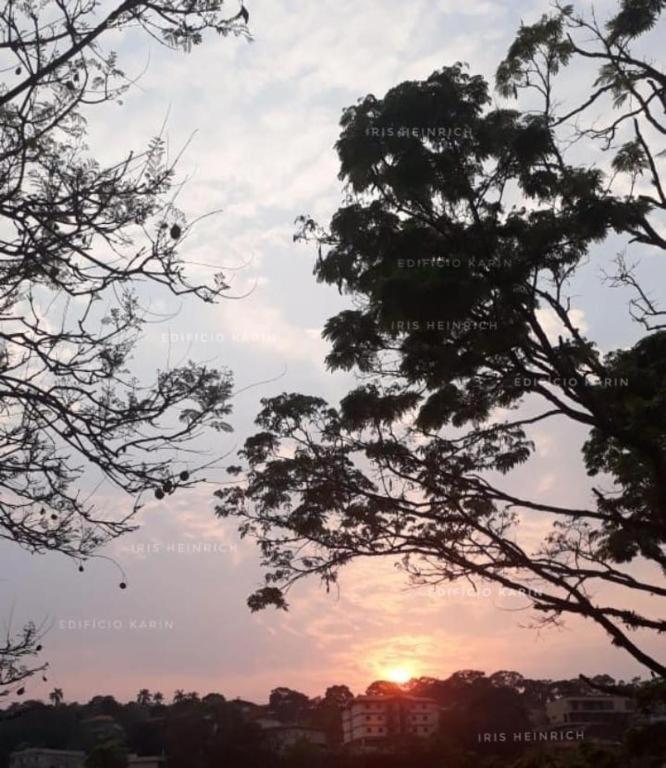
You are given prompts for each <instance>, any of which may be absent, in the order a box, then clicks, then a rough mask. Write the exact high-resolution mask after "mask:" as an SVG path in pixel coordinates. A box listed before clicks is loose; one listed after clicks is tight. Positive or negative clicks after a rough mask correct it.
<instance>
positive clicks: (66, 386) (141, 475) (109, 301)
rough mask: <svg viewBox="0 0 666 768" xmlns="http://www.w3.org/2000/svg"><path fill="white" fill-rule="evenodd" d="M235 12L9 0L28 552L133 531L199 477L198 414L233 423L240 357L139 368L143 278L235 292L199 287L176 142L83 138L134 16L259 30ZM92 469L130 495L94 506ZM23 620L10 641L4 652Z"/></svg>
mask: <svg viewBox="0 0 666 768" xmlns="http://www.w3.org/2000/svg"><path fill="white" fill-rule="evenodd" d="M223 10H224V9H223V0H158V2H150V3H148V2H142V0H123V2H120V3H118V4H117V5H115V6H109V5H104V6H102V5H100V4H99V3H90V2H85V3H80V2H77V1H76V0H63V2H58V3H56V4H55V5H49V4H45V3H40V2H37V0H27V1H26V2H21V3H14V2H10V3H5V4H4V6H3V8H2V10H0V51H1V52H2V55H3V61H4V68H3V78H4V82H3V83H2V84H0V126H1V128H0V222H1V224H2V226H1V228H0V232H1V234H0V283H1V284H2V290H1V291H0V392H1V401H2V419H1V420H0V487H1V488H2V493H1V499H0V538H2V539H5V540H8V541H12V542H14V543H16V544H18V545H19V546H22V547H24V548H25V549H27V550H29V551H30V552H44V551H57V552H61V553H64V554H66V555H68V556H70V557H72V558H74V559H76V560H77V561H79V563H81V562H82V561H84V560H85V559H86V558H88V557H90V556H92V555H93V554H94V553H95V552H96V551H97V549H98V548H99V547H100V546H101V545H102V544H104V543H105V542H107V541H109V540H110V539H113V538H115V537H117V536H120V535H122V534H123V533H126V532H127V531H129V530H132V528H133V526H132V517H133V515H134V513H135V512H136V511H137V510H138V508H139V507H140V504H141V499H142V497H143V496H144V495H145V494H146V492H151V493H152V492H154V493H155V495H156V496H157V497H158V498H163V497H164V496H165V494H170V493H173V492H174V491H175V490H177V489H178V488H179V487H184V486H187V485H190V484H191V483H192V482H193V480H194V475H193V472H194V470H195V469H196V466H194V465H190V461H192V456H193V455H194V454H188V456H189V459H187V461H186V458H187V457H186V456H185V454H183V453H182V451H181V449H184V448H188V446H189V449H190V450H191V449H192V444H191V441H192V440H193V439H194V438H195V437H197V435H198V434H199V433H200V431H201V430H202V429H203V428H212V429H214V430H218V431H219V430H228V429H229V427H228V425H227V423H226V421H225V417H226V416H227V415H228V413H229V410H230V409H229V404H228V401H229V397H230V394H231V376H230V373H229V372H228V371H226V370H216V369H212V368H209V367H207V366H206V365H199V364H196V363H194V362H188V363H187V364H184V365H181V366H178V367H173V368H167V369H165V370H161V371H159V372H158V374H157V378H156V381H155V382H154V383H152V384H151V383H148V382H142V381H140V380H139V379H137V378H136V377H135V376H133V375H132V373H131V371H130V365H129V364H130V360H131V355H132V350H133V348H134V347H135V344H136V341H137V339H138V337H139V334H140V330H141V327H142V325H143V323H144V321H145V318H146V316H147V315H146V311H145V310H144V309H143V308H142V306H141V303H140V301H139V298H138V293H137V291H136V285H137V284H139V283H144V282H146V281H147V282H148V283H152V284H153V285H155V286H157V287H159V288H161V289H163V290H164V291H167V292H170V293H172V294H175V295H191V296H193V297H195V298H198V299H201V300H203V301H207V302H211V301H214V300H215V299H216V298H217V297H219V296H220V295H221V294H222V293H223V291H224V290H225V288H226V286H225V284H224V280H223V278H222V276H221V275H218V276H216V278H215V281H214V283H213V284H212V285H202V284H198V283H193V282H192V281H191V280H189V278H188V277H187V275H186V273H185V267H184V264H183V262H182V260H181V259H180V258H179V250H180V248H181V246H182V245H183V243H184V242H185V240H186V237H187V235H188V233H189V231H190V228H191V225H188V223H187V221H186V219H185V216H184V214H183V213H182V212H180V211H178V210H177V209H176V208H175V206H174V205H173V203H172V201H171V200H172V197H171V195H172V192H173V190H174V183H175V178H174V165H173V163H172V162H170V161H169V160H168V158H167V156H166V152H165V142H164V140H163V139H162V138H161V137H159V136H158V137H157V138H155V139H154V140H153V141H152V142H151V143H150V145H149V147H148V148H147V149H146V150H145V151H143V152H139V153H134V152H129V154H127V155H125V156H124V157H122V158H120V159H118V160H117V161H116V162H114V163H112V164H109V165H103V164H101V163H100V162H98V161H97V160H95V158H93V157H91V156H90V155H89V154H88V152H87V148H86V145H85V137H86V119H87V118H86V115H87V113H88V111H89V110H90V109H91V108H92V107H94V105H97V104H101V103H104V102H108V101H119V97H120V96H121V95H122V94H123V92H124V91H125V90H126V89H127V87H128V83H129V80H128V79H127V78H126V77H125V75H124V74H123V72H122V71H121V69H119V66H118V61H117V57H116V55H115V53H113V52H111V51H107V50H105V49H104V48H103V47H102V44H101V40H102V38H103V36H104V35H105V34H106V33H107V32H108V31H114V32H117V31H118V30H123V29H126V28H130V27H133V28H137V27H138V28H141V29H143V31H144V32H145V33H146V34H148V35H150V36H152V37H153V38H155V39H157V40H158V41H160V42H161V43H163V44H164V45H166V46H168V47H170V48H173V49H181V50H184V51H188V50H190V48H191V47H192V46H193V45H197V44H198V43H200V42H201V41H202V40H203V37H204V35H205V33H206V32H207V31H211V32H216V33H218V34H220V35H228V34H237V35H247V27H246V25H245V21H246V20H247V11H245V10H244V9H242V8H241V11H240V12H238V13H235V14H234V13H230V14H226V15H225V14H224V12H223ZM119 103H121V102H120V101H119ZM47 314H48V319H47ZM84 475H85V476H88V477H92V476H93V475H96V479H100V478H101V479H106V480H107V481H110V482H111V484H112V485H113V486H115V487H116V488H119V489H121V490H122V491H124V492H126V493H127V494H129V496H130V497H131V498H132V499H133V500H134V501H133V504H132V505H131V506H130V507H129V508H128V509H121V511H120V512H119V513H118V514H117V515H115V516H113V515H107V514H104V515H102V514H100V513H98V512H96V510H95V507H94V505H93V504H92V503H90V502H89V501H88V499H89V497H90V494H87V493H82V492H81V491H82V490H83V489H82V488H81V485H80V482H81V480H82V477H83V476H84ZM82 568H83V566H82V565H81V566H80V569H81V570H82ZM121 586H123V587H124V586H125V585H124V583H123V584H122V585H121ZM29 634H30V630H29V629H26V632H24V633H23V636H22V637H20V638H18V640H17V642H16V644H14V645H10V646H9V647H8V648H5V649H4V654H3V657H2V658H3V659H7V661H3V662H2V663H3V665H6V664H11V661H10V659H11V656H12V654H16V653H19V652H21V649H22V648H25V641H26V636H27V635H29ZM26 669H28V670H29V668H26ZM38 669H39V666H37V667H35V668H33V669H32V670H31V672H32V673H34V672H35V671H37V670H38ZM9 678H10V680H14V681H15V680H16V678H15V676H13V675H10V676H9ZM2 683H3V679H0V684H2Z"/></svg>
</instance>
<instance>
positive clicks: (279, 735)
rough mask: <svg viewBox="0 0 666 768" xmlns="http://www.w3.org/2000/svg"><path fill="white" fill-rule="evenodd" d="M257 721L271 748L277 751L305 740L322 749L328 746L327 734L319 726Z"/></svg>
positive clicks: (282, 750)
mask: <svg viewBox="0 0 666 768" xmlns="http://www.w3.org/2000/svg"><path fill="white" fill-rule="evenodd" d="M257 723H258V724H260V725H261V730H262V732H263V733H264V735H265V737H266V740H267V742H268V744H269V745H270V747H271V749H273V750H275V751H276V752H284V751H285V750H287V749H289V748H290V747H293V746H294V745H295V744H299V743H303V742H307V743H308V744H310V745H312V746H313V747H318V748H320V749H325V748H326V747H327V746H328V740H327V738H326V734H325V733H324V731H320V730H319V729H318V728H310V727H309V726H307V725H299V724H298V723H275V722H270V721H266V720H264V721H263V723H262V721H257Z"/></svg>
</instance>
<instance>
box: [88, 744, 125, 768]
mask: <svg viewBox="0 0 666 768" xmlns="http://www.w3.org/2000/svg"><path fill="white" fill-rule="evenodd" d="M85 765H86V768H125V766H127V750H126V749H125V747H124V746H123V745H122V744H121V743H119V742H117V741H105V742H103V743H102V744H97V745H96V746H94V747H93V748H92V749H91V750H90V752H89V753H88V756H87V757H86V763H85Z"/></svg>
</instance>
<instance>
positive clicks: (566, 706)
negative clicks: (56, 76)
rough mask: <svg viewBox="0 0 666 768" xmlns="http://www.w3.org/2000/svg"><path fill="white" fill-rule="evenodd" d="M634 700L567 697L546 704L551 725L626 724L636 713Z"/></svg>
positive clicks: (615, 697) (606, 697) (621, 697)
mask: <svg viewBox="0 0 666 768" xmlns="http://www.w3.org/2000/svg"><path fill="white" fill-rule="evenodd" d="M634 707H635V704H634V701H633V699H629V698H625V697H624V696H565V697H562V698H561V699H555V701H549V702H548V703H547V704H546V713H547V715H548V721H549V723H550V725H554V726H571V725H592V724H598V723H606V724H609V723H614V724H618V725H619V724H624V723H626V722H627V721H628V720H629V718H630V716H631V715H632V713H633V711H634Z"/></svg>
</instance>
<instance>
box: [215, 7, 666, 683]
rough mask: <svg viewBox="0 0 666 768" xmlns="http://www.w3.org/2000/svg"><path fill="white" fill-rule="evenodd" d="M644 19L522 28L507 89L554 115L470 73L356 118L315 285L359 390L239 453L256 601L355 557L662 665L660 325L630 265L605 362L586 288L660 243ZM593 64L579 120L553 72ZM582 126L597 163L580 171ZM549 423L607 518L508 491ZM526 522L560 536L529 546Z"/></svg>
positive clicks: (301, 407)
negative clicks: (622, 335) (582, 289)
mask: <svg viewBox="0 0 666 768" xmlns="http://www.w3.org/2000/svg"><path fill="white" fill-rule="evenodd" d="M638 5H641V7H642V6H643V5H644V4H636V3H632V2H624V3H622V6H621V10H620V13H619V14H616V15H615V16H614V17H613V18H611V19H610V20H609V21H608V23H607V25H606V26H605V27H599V26H598V25H597V22H596V21H593V22H587V21H586V20H585V19H582V18H579V17H577V16H575V15H574V12H573V11H572V9H571V8H570V7H569V6H567V7H565V8H562V9H558V10H556V11H555V13H554V14H552V15H551V16H545V17H543V18H542V19H541V20H540V21H539V22H537V23H536V24H534V25H531V26H524V27H522V28H521V30H520V32H519V33H518V36H517V38H516V41H515V42H514V44H513V45H512V47H511V49H510V51H509V54H508V56H507V58H506V59H505V61H503V62H502V64H501V66H500V68H499V70H498V75H497V85H498V89H499V90H500V92H501V93H502V94H503V95H504V96H508V97H512V96H514V95H516V96H517V95H518V94H519V93H520V92H521V91H522V90H524V89H528V90H533V91H536V95H537V96H538V97H539V98H540V99H541V103H542V106H541V108H540V109H539V110H536V111H534V110H533V109H530V111H526V112H525V113H521V112H520V111H517V110H514V109H508V108H503V107H500V108H491V107H490V101H491V99H490V94H489V89H488V86H487V84H486V82H485V81H484V80H483V78H481V77H479V76H471V75H469V74H468V73H467V72H466V71H465V70H464V68H463V67H462V65H455V66H452V67H445V68H443V69H442V70H440V71H438V72H435V73H434V74H433V75H431V76H430V77H429V78H428V79H427V80H426V81H423V82H413V81H412V82H406V83H403V84H401V85H399V86H397V87H395V88H393V89H391V90H390V91H389V92H388V93H387V94H386V95H385V97H384V98H383V99H378V98H376V97H374V96H367V97H366V98H365V99H362V100H361V101H360V102H359V103H358V104H357V105H355V106H353V107H350V108H349V109H347V110H346V111H345V112H344V115H343V118H342V122H341V125H342V133H341V136H340V139H339V141H338V143H337V150H338V155H339V157H340V163H341V172H340V175H341V178H342V179H343V180H344V181H345V182H346V184H347V190H348V201H347V203H346V204H345V205H344V206H343V207H341V208H340V209H339V210H338V211H337V213H336V214H335V215H334V217H333V219H332V222H331V225H330V228H329V229H328V230H324V229H322V228H321V227H319V226H318V225H317V224H316V223H315V222H314V221H313V220H311V219H309V218H308V217H303V218H302V219H301V222H300V223H301V229H300V232H299V234H298V237H300V238H304V239H308V240H312V239H314V240H315V241H316V242H317V244H318V248H319V257H318V259H317V263H316V267H315V273H316V276H317V279H318V280H319V281H322V282H326V283H329V284H334V285H337V286H338V288H339V289H340V291H341V292H344V293H347V294H350V295H351V296H352V297H353V300H354V305H355V308H354V309H352V310H345V311H343V312H341V313H339V314H338V315H336V316H335V317H333V318H331V319H329V321H328V322H327V324H326V326H325V331H324V336H325V338H327V340H328V341H329V342H330V343H331V345H332V350H331V352H330V354H329V356H328V358H327V363H328V365H329V366H330V367H331V368H332V369H343V370H354V371H355V372H356V373H357V374H358V375H359V377H360V379H361V382H360V384H359V386H358V387H357V388H356V389H354V390H353V391H351V392H350V393H349V394H348V395H347V396H346V397H344V399H343V400H342V402H341V404H340V407H339V408H333V407H331V406H330V405H329V404H328V403H326V402H325V401H324V400H322V399H321V398H318V397H311V396H306V395H302V394H283V395H281V396H278V397H275V398H272V399H268V400H264V401H263V402H262V404H263V408H262V410H261V412H260V413H259V415H258V417H257V420H256V423H257V425H258V427H259V430H260V431H259V432H258V433H257V434H255V435H254V436H252V437H250V438H249V439H248V440H247V441H246V442H245V446H244V449H243V451H242V453H241V455H242V458H243V459H244V460H245V462H246V467H247V475H246V476H245V477H243V478H242V482H241V483H239V485H237V486H236V487H230V488H226V489H224V490H220V491H217V496H218V498H219V499H220V503H219V504H218V507H217V513H218V515H220V516H225V517H226V516H232V517H237V518H239V520H240V525H241V528H240V530H241V533H242V534H243V535H251V536H254V537H256V538H257V540H258V542H259V544H260V547H261V552H262V561H263V564H264V566H265V568H266V571H267V574H266V584H265V586H264V587H263V588H262V589H260V590H259V591H258V592H256V593H255V594H254V595H252V596H251V597H250V599H249V605H250V607H251V608H252V609H259V608H262V607H264V606H266V605H269V604H273V605H276V606H278V607H282V608H286V606H287V603H286V599H285V593H286V592H287V591H288V590H289V588H290V586H291V585H292V584H294V583H295V582H296V581H298V580H299V579H302V578H306V577H308V576H312V575H315V576H318V577H320V578H321V579H322V580H323V581H324V583H325V584H326V585H327V586H330V585H332V584H334V583H335V582H336V580H337V578H338V573H339V571H340V568H341V567H343V566H345V565H346V564H348V563H350V562H351V561H352V560H354V559H356V558H363V557H393V558H397V559H399V561H400V562H401V563H402V565H403V567H404V568H405V570H406V571H407V573H408V574H409V575H410V577H411V578H412V579H413V580H414V581H415V582H416V583H419V584H434V585H437V584H441V583H444V582H447V581H451V580H454V579H458V578H461V577H464V578H470V579H472V580H489V581H491V582H494V583H495V584H497V585H499V586H500V587H503V588H508V589H511V590H520V591H521V592H522V593H523V594H524V596H525V605H529V604H530V603H531V604H532V606H533V607H534V609H536V611H537V616H538V617H539V618H540V621H542V622H558V621H560V620H561V619H562V618H563V617H566V616H579V617H585V618H589V619H592V620H593V621H595V622H596V623H597V624H598V625H599V626H600V627H601V628H603V629H604V630H605V631H606V632H607V633H608V635H609V636H610V639H611V641H612V643H613V644H615V645H617V646H619V647H621V648H623V649H624V650H625V651H627V652H628V653H629V654H630V655H631V656H632V657H633V658H634V659H636V660H637V661H639V662H640V663H641V664H644V665H645V666H646V667H647V668H649V669H650V670H652V671H653V672H654V673H656V674H658V675H662V676H663V675H664V674H665V673H666V667H665V666H664V664H663V662H662V661H660V660H659V659H657V658H654V656H653V654H651V653H650V652H649V651H648V649H647V648H646V647H645V646H644V645H643V643H642V639H641V637H640V636H636V634H634V630H637V629H642V630H645V631H647V632H648V633H650V632H653V633H654V632H656V633H661V632H663V631H664V630H666V622H665V621H664V620H663V619H662V618H660V617H659V615H656V616H655V615H651V614H650V612H647V611H646V610H643V609H640V608H639V607H637V602H636V598H637V597H638V596H641V595H643V596H651V599H652V605H653V610H652V613H654V612H656V611H658V606H659V602H660V601H659V600H658V598H662V599H663V598H664V597H666V589H665V588H664V585H663V579H661V578H659V575H658V574H659V572H663V569H664V567H666V555H665V554H664V545H665V544H666V448H665V446H666V442H665V440H664V435H665V434H666V408H665V406H666V330H662V329H663V328H664V327H665V326H664V324H663V322H661V320H662V317H663V316H662V313H661V311H660V310H659V308H658V307H657V306H656V305H655V304H654V302H652V300H651V299H650V298H649V295H648V293H647V292H646V291H645V290H644V289H643V288H642V287H641V286H640V284H639V282H638V280H637V279H636V273H635V271H633V270H632V269H631V268H629V267H628V266H627V264H626V263H625V262H624V261H623V260H620V261H619V262H618V263H617V265H616V266H617V273H616V274H614V275H610V276H609V282H610V286H617V285H621V286H623V287H624V288H627V289H633V290H635V291H637V293H636V294H635V299H634V301H633V302H632V305H631V308H630V310H631V313H632V315H633V316H634V318H635V319H636V320H638V321H639V323H641V324H642V325H643V327H644V329H645V331H646V333H645V335H644V336H643V338H641V339H640V340H639V341H638V342H637V343H636V344H635V345H634V346H633V347H632V348H630V349H622V350H616V351H612V352H609V353H608V354H606V355H603V354H602V353H601V352H600V351H599V349H598V347H597V345H596V344H595V341H594V340H593V339H591V338H589V337H588V336H587V335H586V334H585V332H584V331H583V329H582V328H581V327H580V325H581V324H580V322H579V321H578V319H577V315H576V311H575V306H574V302H573V301H572V298H571V295H570V294H571V291H572V284H571V283H572V280H573V278H574V277H575V276H576V275H577V273H578V270H579V268H580V267H581V266H582V265H584V264H585V262H586V260H587V259H588V255H589V251H590V248H591V247H592V246H593V245H594V244H595V243H599V242H602V241H604V240H605V239H606V238H607V237H608V236H609V235H611V234H613V233H615V234H616V235H617V236H619V237H620V236H621V237H623V238H624V240H625V241H627V247H631V246H633V245H635V244H638V245H643V244H644V245H649V246H651V247H652V248H653V249H657V251H659V250H661V251H663V250H666V241H665V240H664V239H663V238H662V237H661V235H660V234H659V232H658V226H657V224H656V220H655V219H656V217H657V216H658V214H659V213H660V212H661V211H662V210H664V209H666V196H665V195H664V192H663V188H662V184H661V181H660V178H659V175H658V163H659V158H658V157H657V155H656V152H655V151H654V149H652V148H651V146H650V141H651V139H652V137H653V136H654V135H657V134H659V133H662V134H663V133H665V132H666V124H665V123H664V120H663V109H662V111H661V112H660V109H661V108H662V107H663V105H664V104H666V90H665V89H666V78H665V76H663V75H661V74H660V73H659V72H658V71H657V70H656V69H655V68H654V67H653V66H652V65H651V64H650V63H649V62H648V61H647V60H642V59H640V58H636V56H635V55H632V52H631V50H630V47H631V43H632V39H633V38H634V37H635V36H636V35H638V34H639V33H640V32H641V31H642V30H643V29H647V28H650V26H651V25H652V23H653V21H656V19H657V18H658V17H659V16H660V14H661V9H662V4H661V3H654V4H650V8H651V9H653V10H651V12H650V14H648V16H645V15H644V14H643V15H641V14H640V13H638V11H637V10H636V8H637V7H638ZM629 9H632V10H631V13H630V12H629ZM634 12H636V13H638V16H639V17H640V18H641V19H642V22H641V23H640V24H639V23H637V22H636V19H635V17H634V15H632V14H634ZM630 17H631V19H633V21H631V22H630V21H629V18H630ZM578 38H580V39H582V40H585V41H590V40H592V42H591V43H589V45H590V47H589V48H588V47H586V46H587V45H588V42H582V43H580V45H579V44H578V43H577V42H576V40H577V39H578ZM588 60H589V61H592V62H593V63H598V64H600V65H601V71H600V72H599V73H598V77H597V80H596V81H595V83H594V84H593V85H591V86H590V89H589V91H590V92H589V95H588V96H586V97H585V98H584V99H583V100H582V102H581V103H580V104H576V105H574V106H573V108H565V107H564V106H563V102H562V100H561V99H559V98H558V94H557V92H556V91H555V82H556V79H557V78H556V75H557V73H558V71H559V70H560V69H561V68H562V67H565V66H567V65H568V64H570V63H571V62H572V61H575V62H576V63H577V64H578V65H581V64H582V63H583V62H584V61H588ZM604 109H605V110H607V111H608V112H610V113H611V114H612V117H610V118H608V120H607V121H606V122H605V123H601V124H600V122H599V121H597V120H596V119H595V118H596V116H597V114H598V113H599V112H603V110H604ZM613 110H615V112H614V113H613ZM604 117H605V113H604ZM590 120H592V121H593V124H590V125H589V126H586V121H590ZM401 126H403V127H404V126H408V127H410V128H409V130H404V129H401V128H400V127H401ZM442 126H444V128H443V130H441V127H442ZM412 127H413V128H412ZM571 131H573V132H574V135H576V132H577V137H578V138H579V139H580V140H583V141H587V142H589V143H590V144H591V146H592V147H593V148H594V150H595V155H596V156H598V157H600V158H601V159H600V161H599V162H600V165H599V166H598V167H594V166H590V167H585V166H580V165H576V164H573V162H568V160H567V158H568V157H569V155H568V138H567V137H569V136H570V135H571V133H570V132H571ZM602 166H603V167H602ZM641 176H644V177H645V183H644V184H643V186H642V187H640V193H639V191H638V190H639V187H638V185H637V181H636V180H637V179H638V178H639V177H641ZM649 184H651V186H652V194H645V193H643V188H644V187H645V188H647V186H648V185H649ZM628 190H629V191H628ZM607 287H608V286H607ZM637 327H638V328H640V325H638V326H637ZM553 329H554V330H553ZM519 406H524V409H522V410H521V413H520V414H517V415H515V414H514V413H513V412H514V411H515V410H516V409H517V408H518V407H519ZM554 422H558V423H559V422H567V423H568V424H569V425H570V426H571V427H572V430H571V432H570V434H574V433H575V434H576V435H578V434H580V430H581V429H582V430H585V431H586V432H587V439H586V441H585V443H584V446H583V449H582V462H584V466H585V468H586V470H587V473H588V474H589V475H590V476H591V477H599V478H600V480H599V482H598V484H595V485H594V486H593V487H592V488H591V489H590V494H589V497H590V498H589V502H588V503H581V504H580V505H579V506H578V505H576V506H572V505H567V504H566V503H558V501H556V500H555V499H552V500H550V499H548V498H546V497H545V495H544V494H542V493H539V494H536V495H534V496H533V497H526V495H521V494H520V492H518V491H515V490H514V488H515V485H514V486H509V485H507V484H506V483H505V482H503V477H504V476H505V475H507V474H508V473H510V472H511V471H512V470H515V469H517V468H518V467H520V466H521V465H523V464H524V463H525V462H527V461H528V459H529V458H530V457H531V456H532V455H533V453H534V451H535V444H534V430H535V428H541V429H543V427H544V425H550V424H551V423H554ZM574 428H575V429H574ZM578 439H579V438H578V437H577V436H576V437H573V438H572V446H571V448H572V451H576V450H580V447H579V444H578V443H577V442H576V441H577V440H578ZM230 472H231V473H232V474H242V472H243V467H231V468H230ZM521 519H522V520H532V519H534V520H535V521H539V524H540V525H542V526H543V524H544V521H546V522H549V523H550V525H551V528H550V530H549V531H548V532H547V533H546V534H545V535H544V537H543V539H542V540H541V542H540V543H539V544H537V545H536V546H535V545H534V544H533V542H530V541H528V540H527V539H526V538H525V537H524V536H521V530H522V529H521V527H520V522H521ZM638 563H641V564H642V565H643V567H640V568H634V566H635V565H637V564H638ZM652 568H654V570H652ZM653 573H654V574H656V575H654V577H651V576H650V574H653ZM602 588H603V590H602ZM632 600H633V602H632ZM629 606H631V607H629ZM642 637H645V635H643V636H642Z"/></svg>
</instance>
